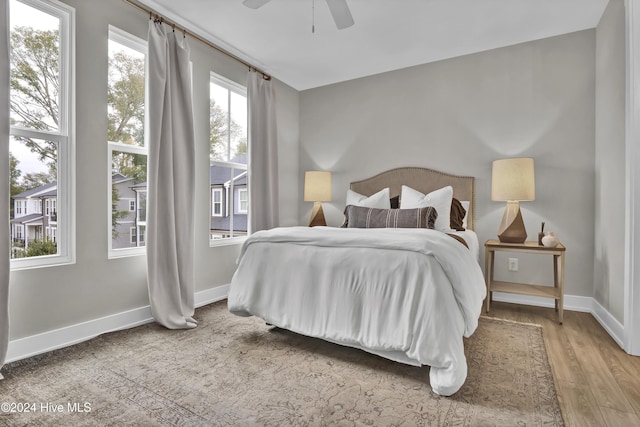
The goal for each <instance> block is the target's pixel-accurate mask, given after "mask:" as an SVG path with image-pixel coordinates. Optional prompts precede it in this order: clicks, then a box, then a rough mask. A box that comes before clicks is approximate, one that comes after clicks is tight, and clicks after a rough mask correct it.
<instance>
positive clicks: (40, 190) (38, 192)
mask: <svg viewBox="0 0 640 427" xmlns="http://www.w3.org/2000/svg"><path fill="white" fill-rule="evenodd" d="M57 184H58V183H57V181H53V182H50V183H49V184H45V185H41V186H40V187H36V188H32V189H31V190H27V191H23V192H22V193H20V194H16V195H15V196H13V197H12V199H29V198H31V197H40V196H42V195H43V194H45V193H50V192H51V191H56V190H57Z"/></svg>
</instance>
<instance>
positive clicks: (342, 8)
mask: <svg viewBox="0 0 640 427" xmlns="http://www.w3.org/2000/svg"><path fill="white" fill-rule="evenodd" d="M246 1H248V0H246ZM327 5H328V6H329V10H330V11H331V15H332V16H333V20H334V21H335V23H336V27H338V29H339V30H342V29H343V28H347V27H350V26H352V25H353V24H354V22H353V16H351V11H350V10H349V6H348V5H347V0H327Z"/></svg>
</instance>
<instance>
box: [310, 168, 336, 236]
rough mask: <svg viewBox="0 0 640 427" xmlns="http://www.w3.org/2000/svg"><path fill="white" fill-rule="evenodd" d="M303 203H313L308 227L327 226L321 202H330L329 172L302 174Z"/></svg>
mask: <svg viewBox="0 0 640 427" xmlns="http://www.w3.org/2000/svg"><path fill="white" fill-rule="evenodd" d="M304 201H305V202H313V209H312V210H311V218H310V219H309V227H314V226H316V225H327V221H326V220H325V219H324V212H323V211H322V202H330V201H331V172H324V171H307V172H305V173H304Z"/></svg>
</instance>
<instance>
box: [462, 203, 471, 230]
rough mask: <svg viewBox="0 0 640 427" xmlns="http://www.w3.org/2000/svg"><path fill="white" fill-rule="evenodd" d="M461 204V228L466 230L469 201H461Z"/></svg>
mask: <svg viewBox="0 0 640 427" xmlns="http://www.w3.org/2000/svg"><path fill="white" fill-rule="evenodd" d="M460 203H461V204H462V208H463V209H464V218H463V219H462V228H465V229H466V228H467V218H469V205H470V204H471V202H470V201H469V200H463V201H461V202H460Z"/></svg>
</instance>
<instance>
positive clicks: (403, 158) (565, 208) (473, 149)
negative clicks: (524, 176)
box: [298, 30, 595, 297]
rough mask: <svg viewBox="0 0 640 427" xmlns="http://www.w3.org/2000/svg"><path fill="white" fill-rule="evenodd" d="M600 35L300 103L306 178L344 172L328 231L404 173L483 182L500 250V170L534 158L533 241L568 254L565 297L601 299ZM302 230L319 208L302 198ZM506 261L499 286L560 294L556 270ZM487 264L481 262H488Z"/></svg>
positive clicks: (387, 77) (481, 196) (497, 54)
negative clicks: (515, 268)
mask: <svg viewBox="0 0 640 427" xmlns="http://www.w3.org/2000/svg"><path fill="white" fill-rule="evenodd" d="M594 64H595V30H587V31H581V32H577V33H572V34H568V35H564V36H559V37H553V38H549V39H543V40H539V41H534V42H530V43H525V44H520V45H515V46H510V47H506V48H501V49H496V50H491V51H487V52H482V53H478V54H473V55H468V56H463V57H458V58H454V59H450V60H445V61H440V62H436V63H431V64H425V65H421V66H417V67H412V68H407V69H403V70H399V71H393V72H389V73H384V74H380V75H375V76H371V77H366V78H362V79H357V80H352V81H348V82H343V83H339V84H335V85H331V86H325V87H321V88H316V89H311V90H307V91H304V92H301V94H300V171H299V175H298V179H299V181H300V182H302V181H303V174H304V171H305V170H313V169H321V170H330V171H332V172H333V201H332V202H331V203H325V204H324V206H325V209H324V210H325V215H326V217H327V222H328V223H329V225H339V224H340V223H341V222H342V219H343V216H342V210H343V209H344V204H345V202H344V200H345V194H346V190H347V188H348V184H349V182H350V181H352V180H357V179H362V178H366V177H369V176H372V175H374V174H376V173H378V172H381V171H384V170H386V169H390V168H393V167H400V166H424V167H430V168H435V169H439V170H442V171H445V172H449V173H453V174H461V175H472V176H475V177H476V178H477V179H476V202H477V212H476V219H477V227H476V231H477V233H478V236H479V239H480V242H481V244H482V242H484V241H485V240H486V239H490V238H495V237H496V236H495V233H496V231H497V228H498V224H499V223H500V219H501V217H502V212H503V210H504V203H498V202H492V201H491V194H490V188H491V162H492V161H493V160H495V159H500V158H504V157H515V156H526V157H533V158H535V167H536V200H535V201H533V202H523V203H522V204H521V208H522V211H523V217H524V220H525V224H526V226H527V232H528V234H529V240H535V239H537V232H538V229H539V227H540V222H541V221H546V223H547V227H546V229H547V230H550V231H556V232H557V233H558V234H559V237H560V239H561V241H562V242H563V243H564V244H565V245H566V246H567V260H566V268H567V271H566V276H565V279H566V293H567V294H570V295H580V296H588V297H591V296H592V294H593V270H592V268H591V264H592V263H593V259H594V255H593V229H594V214H593V206H594V161H593V159H594V145H595V143H594V135H595V125H594V123H595V67H594ZM298 200H299V204H300V223H302V224H304V223H306V222H307V221H308V215H309V213H310V211H311V207H312V205H311V203H304V202H302V194H301V190H300V192H299V194H298ZM519 258H520V271H519V272H516V273H514V272H507V271H506V269H507V268H506V267H507V261H506V259H501V258H498V259H497V261H496V277H497V278H498V279H501V278H502V280H515V281H521V282H527V283H535V282H537V281H541V282H546V283H552V273H551V265H552V264H551V260H550V259H547V257H539V256H538V257H536V256H535V255H531V256H529V257H525V256H523V255H520V256H519ZM482 259H483V254H482V255H481V260H482Z"/></svg>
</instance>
